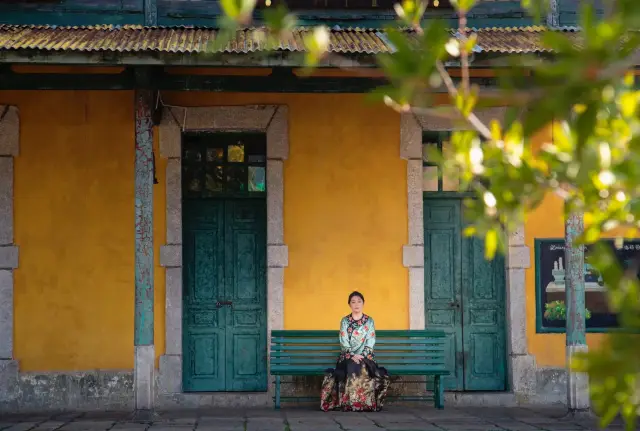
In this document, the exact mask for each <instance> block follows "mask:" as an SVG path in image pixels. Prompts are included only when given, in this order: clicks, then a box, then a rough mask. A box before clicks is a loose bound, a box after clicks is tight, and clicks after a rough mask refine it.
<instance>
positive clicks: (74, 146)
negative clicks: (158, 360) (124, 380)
mask: <svg viewBox="0 0 640 431" xmlns="http://www.w3.org/2000/svg"><path fill="white" fill-rule="evenodd" d="M165 100H166V101H167V102H169V103H174V104H182V105H191V106H198V105H202V106H204V105H208V106H210V105H240V104H261V103H279V104H287V105H288V106H289V113H290V117H289V125H290V156H289V159H288V160H287V161H286V162H285V204H284V205H285V206H284V217H285V241H286V243H287V244H288V246H289V253H290V254H289V268H287V269H286V270H285V292H284V293H285V327H286V328H288V329H295V328H333V327H336V325H337V323H338V321H339V318H340V317H341V316H343V315H345V314H346V313H347V312H348V307H347V304H346V300H347V295H348V293H349V292H350V291H351V290H353V289H358V290H360V291H361V292H362V293H364V295H365V296H366V299H367V308H366V310H367V312H369V313H370V314H371V315H373V316H375V317H376V321H377V323H378V326H379V327H381V328H406V327H408V320H409V316H408V291H407V285H408V275H407V271H406V269H405V268H404V267H403V266H402V246H403V245H404V244H406V242H407V193H406V162H405V161H403V160H401V159H400V157H399V133H400V131H399V129H400V121H399V116H398V115H396V114H394V113H392V112H391V111H389V110H388V109H386V108H384V107H381V106H376V107H374V106H371V105H369V104H367V103H366V102H365V101H364V97H363V96H362V95H234V94H196V93H188V94H187V93H175V94H167V95H165ZM4 103H9V104H15V105H17V106H18V107H19V108H20V112H21V148H20V155H19V156H18V157H17V158H16V160H15V206H14V208H15V242H16V244H17V245H18V246H19V247H20V267H19V268H18V269H17V270H16V272H15V357H16V359H18V360H19V361H20V368H21V370H23V371H55V370H60V371H61V370H91V369H97V368H101V369H132V368H133V304H134V301H133V297H134V283H133V282H134V202H133V196H134V185H133V178H134V122H133V93H132V92H85V91H69V92H57V91H56V92H49V91H48V92H0V104H4ZM156 137H157V134H156ZM156 146H157V139H156ZM156 160H157V164H158V165H157V168H158V169H157V177H158V180H159V182H160V184H158V185H156V186H155V187H154V194H155V196H154V207H155V222H154V231H155V253H156V267H155V287H156V290H155V292H156V296H155V312H156V315H155V328H156V330H155V335H156V337H155V343H156V355H157V356H159V355H161V354H163V352H164V302H165V296H164V270H163V269H162V268H161V267H160V266H159V264H158V260H159V259H158V256H159V247H160V246H161V245H163V244H164V243H165V211H164V201H165V182H164V168H165V163H166V160H164V159H162V158H160V157H157V158H156ZM320 309H322V313H315V316H316V317H315V318H314V319H313V320H311V319H309V316H310V312H311V311H313V310H316V311H317V310H320Z"/></svg>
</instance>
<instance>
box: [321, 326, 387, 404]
mask: <svg viewBox="0 0 640 431" xmlns="http://www.w3.org/2000/svg"><path fill="white" fill-rule="evenodd" d="M375 344H376V331H375V324H374V321H373V319H372V318H371V317H369V316H367V315H366V314H364V315H363V316H362V317H361V318H360V319H359V320H355V319H354V318H353V317H352V316H351V315H349V316H346V317H343V318H342V321H341V322H340V356H339V357H338V362H337V364H336V368H335V369H333V368H332V369H329V370H327V374H326V375H325V377H324V380H323V382H322V394H321V400H320V408H321V409H322V410H324V411H329V410H343V411H369V412H371V411H379V410H381V409H382V406H383V405H384V400H385V397H386V395H387V389H388V388H389V382H390V380H389V374H388V373H387V370H385V369H384V368H382V367H379V366H378V364H377V363H376V360H375V355H374V351H373V349H374V347H375ZM353 355H362V356H363V357H364V359H363V360H362V361H360V363H359V364H357V363H355V362H354V361H353Z"/></svg>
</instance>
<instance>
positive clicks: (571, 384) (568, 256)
mask: <svg viewBox="0 0 640 431" xmlns="http://www.w3.org/2000/svg"><path fill="white" fill-rule="evenodd" d="M583 233H584V218H583V216H582V213H581V212H575V211H574V212H571V213H570V214H569V215H568V216H567V220H566V222H565V249H564V252H565V260H566V271H567V272H566V276H565V289H566V290H565V295H566V296H565V305H566V310H567V319H566V338H567V343H566V344H567V350H566V353H567V406H568V408H569V411H572V412H573V411H580V410H586V409H588V408H589V406H590V400H589V379H588V376H587V375H586V374H584V373H574V372H571V370H570V363H571V358H572V357H573V355H575V354H576V353H577V352H584V351H586V350H587V341H586V334H585V333H586V320H585V317H586V316H585V314H586V307H585V283H584V246H583V245H578V244H576V241H577V239H578V237H579V236H581V235H582V234H583Z"/></svg>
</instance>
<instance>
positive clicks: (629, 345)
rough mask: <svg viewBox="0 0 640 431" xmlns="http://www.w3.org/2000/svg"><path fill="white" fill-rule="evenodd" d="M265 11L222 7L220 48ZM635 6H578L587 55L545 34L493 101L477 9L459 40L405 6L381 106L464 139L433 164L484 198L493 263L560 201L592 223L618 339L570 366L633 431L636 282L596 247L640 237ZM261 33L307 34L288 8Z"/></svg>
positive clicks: (410, 2)
mask: <svg viewBox="0 0 640 431" xmlns="http://www.w3.org/2000/svg"><path fill="white" fill-rule="evenodd" d="M255 1H256V0H221V5H222V9H223V10H224V12H225V16H224V17H223V18H222V19H221V21H220V27H221V32H220V33H221V34H220V37H219V38H218V40H217V41H215V42H214V44H216V45H217V46H218V47H221V46H224V45H225V44H226V42H227V41H228V40H229V39H228V38H229V36H230V35H231V34H232V33H233V32H235V31H236V28H237V27H238V26H247V25H248V24H249V23H250V21H251V19H252V17H253V8H254V6H255ZM611 1H614V0H611ZM637 1H638V0H615V7H613V8H611V12H610V13H609V14H608V15H607V16H606V17H602V16H597V15H596V12H595V10H594V9H593V7H592V6H591V2H580V3H581V4H582V5H583V6H582V9H581V11H580V27H581V29H582V30H581V32H580V38H579V41H577V42H576V40H575V39H574V38H572V37H571V35H569V34H567V33H563V32H559V31H548V32H545V33H544V35H543V37H542V43H543V44H544V45H545V46H546V47H547V48H549V49H551V50H552V51H553V55H552V56H522V55H519V56H512V57H511V59H510V60H509V61H507V64H506V65H505V64H504V60H502V61H503V64H501V65H500V66H501V67H499V71H500V90H501V91H500V92H499V93H497V94H496V93H495V92H493V93H491V94H484V93H483V92H481V91H480V89H479V88H478V87H476V86H474V85H471V82H470V79H469V62H470V54H471V53H472V52H473V49H474V46H475V43H476V35H475V34H474V33H473V32H472V31H471V30H469V29H467V28H466V25H467V14H468V12H469V11H470V10H471V9H472V8H473V7H474V6H475V4H476V0H453V1H452V3H453V4H454V6H455V8H456V12H457V16H458V20H459V29H458V31H457V32H456V34H455V35H454V34H453V32H451V31H450V30H449V29H447V28H446V26H445V24H444V23H443V22H441V21H439V20H436V19H428V20H426V19H423V15H424V13H425V10H426V3H425V2H423V1H422V0H402V1H401V3H398V4H397V5H396V6H395V11H396V14H397V16H398V22H397V23H396V25H395V26H393V27H392V28H388V29H386V32H387V35H388V39H389V41H390V42H391V43H392V44H393V46H394V47H395V49H396V50H395V52H394V53H393V54H391V55H390V54H383V55H379V56H377V60H378V64H379V67H380V68H381V69H382V70H383V71H384V73H385V75H386V77H387V80H388V85H387V86H385V87H383V88H379V89H377V90H376V91H375V93H374V94H375V97H377V98H379V99H380V100H382V101H384V103H386V104H387V105H388V106H389V107H391V108H392V109H395V110H396V111H399V112H415V113H417V114H420V113H425V112H429V113H431V114H433V115H440V116H444V117H447V118H450V119H452V120H453V121H454V122H456V123H457V124H458V125H459V130H458V131H455V132H453V133H452V135H451V139H450V142H451V147H452V148H451V153H450V154H447V156H446V157H445V156H444V155H442V154H438V153H437V152H435V153H434V154H431V155H430V157H431V160H435V161H436V162H437V163H438V164H440V165H441V166H442V169H443V173H444V175H445V176H451V177H457V178H459V179H460V183H461V184H460V186H461V189H463V190H467V189H468V190H471V191H473V192H474V194H475V198H469V199H467V200H466V201H465V205H466V216H467V218H468V220H469V221H470V223H471V224H470V226H469V227H468V228H467V229H466V230H465V234H466V235H478V236H482V237H484V238H485V244H486V256H487V258H493V256H494V255H495V253H496V252H497V251H503V252H504V251H505V248H506V247H507V242H508V241H507V238H508V235H509V234H510V233H512V232H514V231H515V229H516V228H517V227H518V226H519V225H521V224H522V223H523V222H524V220H525V215H526V214H529V213H531V212H532V211H534V210H535V209H536V208H537V207H538V206H539V205H540V204H541V202H542V201H543V199H544V198H545V196H547V195H549V194H553V195H555V196H557V197H559V198H561V199H562V200H563V201H564V202H565V211H566V213H567V214H568V213H569V212H572V211H577V212H581V213H583V214H584V221H585V225H586V229H585V232H584V235H583V236H582V237H581V238H580V239H579V242H580V243H585V244H586V243H588V244H592V243H593V244H596V246H595V247H594V251H593V252H592V253H591V254H590V263H591V264H592V266H593V267H594V268H595V269H596V270H597V271H598V272H599V273H601V274H602V276H603V279H604V282H605V284H606V286H607V287H608V298H609V302H610V308H611V310H612V311H613V312H615V313H617V315H618V320H619V322H620V323H621V331H619V332H616V333H613V334H611V335H610V336H609V337H607V341H606V343H605V346H604V347H603V348H601V349H598V350H594V351H591V352H589V353H588V354H587V355H583V356H580V357H579V358H576V359H575V360H574V361H572V364H571V366H572V367H574V369H575V370H577V371H584V372H588V373H589V375H590V379H591V380H590V381H591V388H592V400H593V407H594V409H595V410H596V412H597V413H598V414H600V416H601V418H602V425H606V424H607V423H609V422H610V421H611V420H612V419H613V418H615V417H616V416H617V415H618V414H621V415H622V416H623V417H624V419H625V421H626V424H627V426H628V428H629V429H635V417H636V415H637V413H638V411H639V409H640V383H639V382H640V343H638V342H637V339H634V340H635V341H632V340H631V338H630V337H633V335H632V334H630V332H638V331H640V289H639V286H638V278H637V275H636V274H637V273H638V271H637V270H638V268H637V267H636V268H631V269H630V270H628V271H627V272H625V271H623V269H622V268H621V267H620V265H619V264H618V263H617V261H616V259H615V256H614V255H613V253H612V251H611V250H610V249H608V248H607V247H599V246H598V240H599V239H601V238H602V237H603V235H604V234H606V233H607V232H609V234H611V232H610V231H612V230H613V229H617V231H616V232H623V234H622V235H621V237H620V238H618V239H617V241H616V243H617V244H621V242H622V240H623V238H624V237H635V235H636V233H637V230H638V228H639V227H640V199H639V198H640V136H639V134H638V132H639V131H640V121H639V120H638V102H639V100H640V93H639V92H638V91H637V90H636V85H635V77H634V74H633V72H632V71H633V69H634V66H635V65H636V63H637V62H638V61H637V59H636V58H635V52H636V51H637V49H638V47H639V45H640V40H639V34H638V33H639V32H636V31H634V30H635V29H638V28H640V8H638V7H637ZM522 6H523V8H525V9H526V10H527V11H529V13H530V14H531V16H532V17H533V18H534V19H537V20H542V19H544V17H545V15H546V13H547V7H548V0H522ZM262 20H263V22H264V23H265V31H264V43H266V44H268V46H271V47H275V46H276V43H277V40H278V38H279V36H280V35H281V34H282V33H283V32H287V31H290V30H291V29H292V28H293V27H294V26H295V25H296V18H295V15H293V14H291V13H289V12H288V11H287V10H286V9H285V8H284V7H281V6H279V7H278V8H273V9H270V8H267V9H266V11H265V12H264V15H263V16H262ZM400 28H402V30H400ZM329 42H330V32H329V30H328V29H327V28H326V27H317V28H314V29H310V31H309V32H308V33H307V36H306V38H305V43H306V47H307V53H306V65H307V66H308V67H309V68H313V67H315V66H317V65H320V64H322V62H323V61H324V60H325V59H326V58H327V57H329V56H334V57H335V55H336V54H335V53H330V52H328V48H329ZM267 55H268V54H267ZM452 60H453V61H457V62H459V65H460V70H461V79H460V80H458V81H457V82H454V79H452V77H451V76H450V75H449V74H448V72H447V70H446V68H445V64H447V62H448V61H452ZM505 66H506V67H505ZM629 71H631V72H629ZM443 85H444V86H445V87H446V89H447V92H448V94H449V97H450V102H451V103H450V104H449V105H447V106H444V107H443V106H434V105H435V103H434V100H433V92H432V91H431V90H433V89H434V88H438V87H441V86H443ZM505 102H508V104H509V109H508V114H507V116H506V118H504V119H495V120H493V121H491V122H490V124H484V123H483V122H482V121H480V119H479V118H478V117H477V115H476V112H477V111H478V110H479V109H482V108H485V107H488V106H499V105H501V104H504V103H505ZM534 143H537V144H536V145H534ZM638 265H640V262H638Z"/></svg>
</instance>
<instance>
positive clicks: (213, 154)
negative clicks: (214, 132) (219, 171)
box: [207, 148, 224, 162]
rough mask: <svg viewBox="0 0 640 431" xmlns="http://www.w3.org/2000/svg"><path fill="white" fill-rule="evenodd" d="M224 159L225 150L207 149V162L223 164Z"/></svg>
mask: <svg viewBox="0 0 640 431" xmlns="http://www.w3.org/2000/svg"><path fill="white" fill-rule="evenodd" d="M223 158H224V149H222V148H207V162H221V161H222V159H223Z"/></svg>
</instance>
